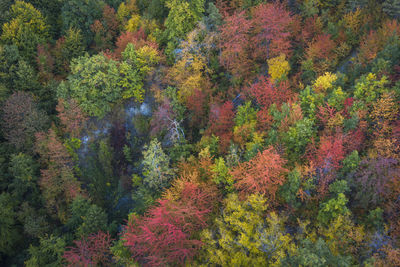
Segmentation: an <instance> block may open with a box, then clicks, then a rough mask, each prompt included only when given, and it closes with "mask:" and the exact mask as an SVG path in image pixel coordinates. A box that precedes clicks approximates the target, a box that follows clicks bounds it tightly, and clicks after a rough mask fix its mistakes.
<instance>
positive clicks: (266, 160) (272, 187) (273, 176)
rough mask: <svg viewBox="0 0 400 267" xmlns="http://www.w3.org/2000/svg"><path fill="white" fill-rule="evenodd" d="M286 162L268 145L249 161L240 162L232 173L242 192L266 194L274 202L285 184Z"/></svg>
mask: <svg viewBox="0 0 400 267" xmlns="http://www.w3.org/2000/svg"><path fill="white" fill-rule="evenodd" d="M285 164H286V160H285V159H283V158H281V156H280V155H279V154H278V153H277V152H276V151H275V149H274V148H273V147H268V148H267V149H265V150H264V151H263V152H259V153H258V154H257V155H256V156H255V157H254V158H253V159H252V160H250V161H249V162H243V163H239V165H238V166H237V167H236V168H234V169H233V170H232V172H231V174H232V176H233V177H234V179H235V180H236V183H235V187H236V188H237V189H238V190H240V191H241V193H242V194H252V193H256V192H259V193H261V194H265V196H266V197H268V200H269V201H271V203H274V202H275V194H276V192H277V190H278V189H279V187H280V186H281V185H283V183H284V181H285V179H286V174H287V173H288V170H287V169H286V168H284V167H283V166H284V165H285Z"/></svg>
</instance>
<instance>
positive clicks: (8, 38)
mask: <svg viewBox="0 0 400 267" xmlns="http://www.w3.org/2000/svg"><path fill="white" fill-rule="evenodd" d="M11 17H12V20H11V21H10V22H7V23H5V24H4V25H3V32H2V35H1V37H0V39H1V40H2V41H4V42H6V43H9V44H15V45H16V46H17V47H18V49H19V50H20V51H21V54H22V55H23V56H24V57H25V58H27V59H33V56H34V55H35V51H36V48H37V46H38V45H39V44H43V43H45V42H46V41H47V39H48V37H49V32H48V30H49V27H48V25H47V24H46V22H45V19H44V17H43V15H42V14H41V13H40V11H39V10H37V9H36V8H35V7H34V6H33V5H32V4H29V3H25V2H24V1H16V2H15V4H13V5H12V6H11Z"/></svg>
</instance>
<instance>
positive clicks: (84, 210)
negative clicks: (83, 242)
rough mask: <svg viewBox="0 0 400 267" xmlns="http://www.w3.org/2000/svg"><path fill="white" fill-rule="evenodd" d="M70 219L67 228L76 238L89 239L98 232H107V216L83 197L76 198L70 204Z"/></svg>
mask: <svg viewBox="0 0 400 267" xmlns="http://www.w3.org/2000/svg"><path fill="white" fill-rule="evenodd" d="M69 209H70V217H69V218H68V221H67V222H66V224H65V225H66V226H67V227H68V228H69V229H70V231H71V232H74V233H75V237H78V238H79V237H87V236H89V235H90V234H93V233H96V232H98V231H106V230H107V225H108V223H107V221H108V219H107V214H106V213H105V212H104V210H102V209H101V208H100V207H98V206H97V205H95V204H91V203H90V201H89V200H88V199H85V198H83V197H81V196H78V197H76V198H75V199H74V200H73V201H72V203H71V204H70V207H69Z"/></svg>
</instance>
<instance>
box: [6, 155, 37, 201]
mask: <svg viewBox="0 0 400 267" xmlns="http://www.w3.org/2000/svg"><path fill="white" fill-rule="evenodd" d="M8 171H9V173H10V174H11V175H12V176H13V178H14V179H13V180H12V182H11V183H10V184H9V185H8V189H9V192H10V193H11V195H12V197H13V198H14V200H15V201H17V202H19V203H23V202H30V203H31V204H33V205H35V204H37V203H40V200H41V199H40V192H39V190H38V187H37V171H38V164H37V163H36V162H35V161H34V160H33V159H32V157H30V156H28V155H26V154H23V153H19V154H13V155H12V156H11V161H10V167H9V168H8Z"/></svg>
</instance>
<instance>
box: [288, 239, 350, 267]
mask: <svg viewBox="0 0 400 267" xmlns="http://www.w3.org/2000/svg"><path fill="white" fill-rule="evenodd" d="M282 264H283V265H284V266H292V267H295V266H315V267H324V266H340V267H347V266H350V259H349V258H348V257H345V256H342V255H335V254H333V253H332V251H331V250H330V249H329V247H328V245H327V244H326V242H325V241H324V240H323V239H322V238H318V239H317V240H316V241H314V242H313V241H312V240H310V239H308V238H307V239H303V240H301V242H300V245H299V248H298V249H297V251H296V253H293V255H291V256H289V257H287V258H285V259H284V260H283V261H282Z"/></svg>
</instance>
